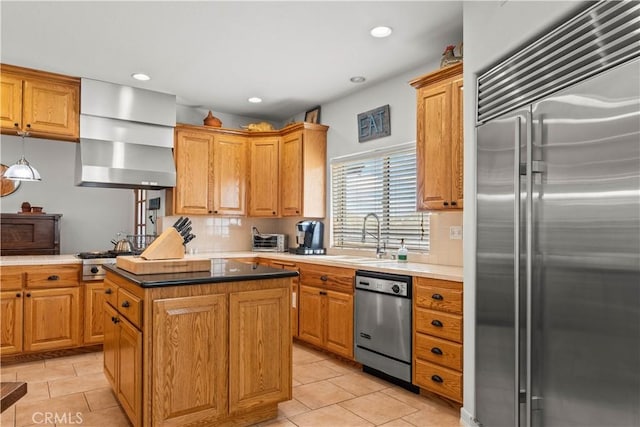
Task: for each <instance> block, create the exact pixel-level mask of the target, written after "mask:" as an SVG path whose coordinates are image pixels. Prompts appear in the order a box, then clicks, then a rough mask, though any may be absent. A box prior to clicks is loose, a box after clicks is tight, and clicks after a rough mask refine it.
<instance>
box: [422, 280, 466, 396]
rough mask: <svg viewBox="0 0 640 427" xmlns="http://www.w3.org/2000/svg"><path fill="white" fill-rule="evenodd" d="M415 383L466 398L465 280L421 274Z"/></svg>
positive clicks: (434, 390)
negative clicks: (423, 276) (464, 353)
mask: <svg viewBox="0 0 640 427" xmlns="http://www.w3.org/2000/svg"><path fill="white" fill-rule="evenodd" d="M413 296H414V300H413V302H414V307H413V313H414V315H413V316H414V317H413V334H414V335H413V337H414V340H413V342H414V345H413V362H414V366H413V383H414V384H416V385H418V386H419V387H421V388H424V389H426V390H429V391H431V392H433V393H436V394H439V395H442V396H444V397H446V398H448V399H451V400H453V401H455V402H459V403H461V402H462V386H463V384H462V284H461V283H458V282H450V281H446V280H437V279H427V278H422V277H417V278H416V280H415V281H414V293H413Z"/></svg>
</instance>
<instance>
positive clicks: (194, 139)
mask: <svg viewBox="0 0 640 427" xmlns="http://www.w3.org/2000/svg"><path fill="white" fill-rule="evenodd" d="M327 129H328V127H327V126H323V125H318V124H312V123H296V124H294V125H291V126H288V127H287V128H285V129H284V130H280V131H268V132H247V131H240V130H234V129H220V128H207V127H203V126H193V125H184V124H180V125H178V126H177V127H176V135H175V147H174V148H175V150H174V155H175V161H176V171H177V177H176V187H175V189H173V190H172V191H173V199H174V211H173V214H202V215H207V214H213V215H234V216H244V215H247V212H248V213H249V215H250V216H255V217H271V218H274V217H282V216H300V217H302V216H304V217H315V218H323V217H324V216H325V214H326V212H325V198H326V165H327V162H326V157H327V137H326V133H327ZM170 193H171V191H170ZM247 193H248V194H249V198H248V200H247V199H246V198H245V194H247Z"/></svg>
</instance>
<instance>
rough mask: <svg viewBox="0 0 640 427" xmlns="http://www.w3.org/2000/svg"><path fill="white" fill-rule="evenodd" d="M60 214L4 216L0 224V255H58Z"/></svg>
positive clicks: (4, 214)
mask: <svg viewBox="0 0 640 427" xmlns="http://www.w3.org/2000/svg"><path fill="white" fill-rule="evenodd" d="M61 216H62V214H6V213H3V214H2V216H1V218H2V220H1V222H0V234H1V235H2V246H1V250H0V255H58V254H60V217H61Z"/></svg>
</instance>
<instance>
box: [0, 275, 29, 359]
mask: <svg viewBox="0 0 640 427" xmlns="http://www.w3.org/2000/svg"><path fill="white" fill-rule="evenodd" d="M3 285H4V283H3ZM3 289H4V286H3ZM23 295H24V293H23V292H22V290H21V289H17V290H13V291H5V290H3V291H2V292H0V354H1V355H3V356H4V355H9V354H15V353H20V352H21V351H22V325H23V313H22V307H23V303H22V300H23Z"/></svg>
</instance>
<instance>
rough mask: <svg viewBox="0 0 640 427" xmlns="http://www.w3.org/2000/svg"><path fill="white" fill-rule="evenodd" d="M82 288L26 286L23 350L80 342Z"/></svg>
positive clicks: (60, 346) (70, 344)
mask: <svg viewBox="0 0 640 427" xmlns="http://www.w3.org/2000/svg"><path fill="white" fill-rule="evenodd" d="M80 342H81V341H80V288H79V287H78V286H76V287H72V288H51V289H33V290H31V289H28V288H27V289H26V290H25V298H24V351H43V350H53V349H58V348H64V347H75V346H77V345H79V344H80Z"/></svg>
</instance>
